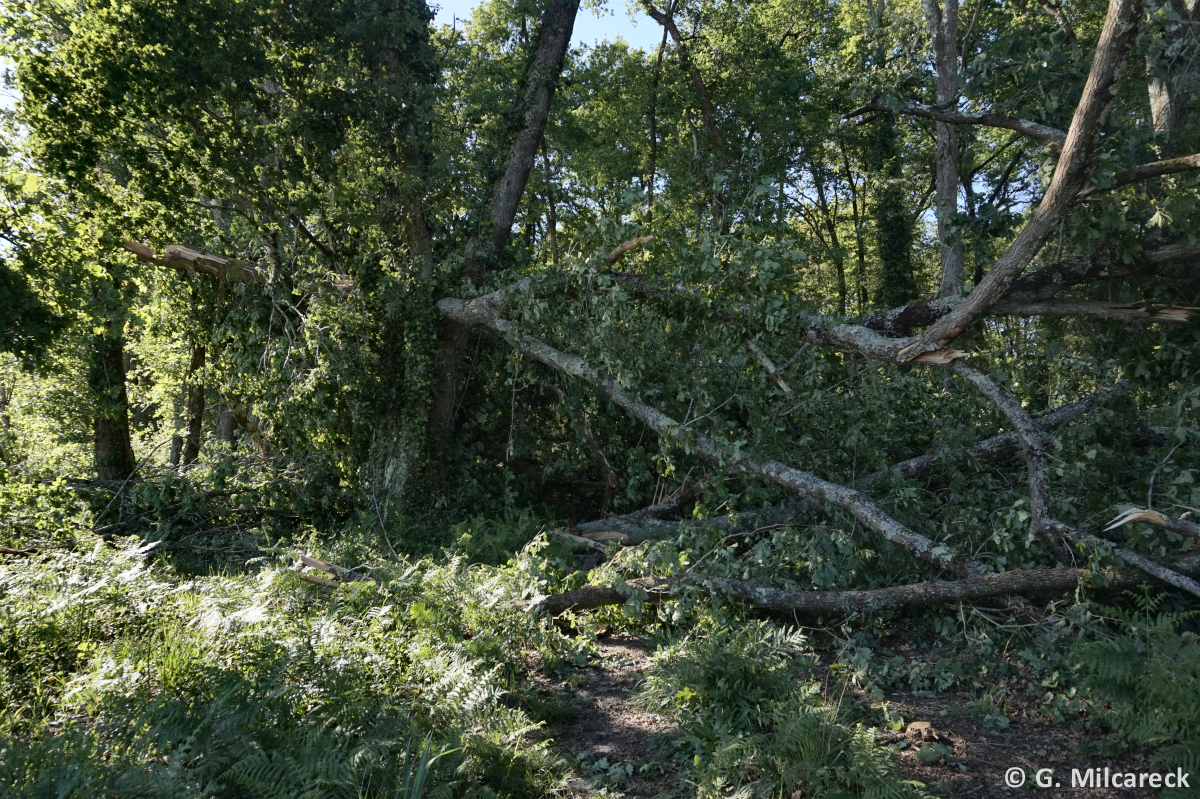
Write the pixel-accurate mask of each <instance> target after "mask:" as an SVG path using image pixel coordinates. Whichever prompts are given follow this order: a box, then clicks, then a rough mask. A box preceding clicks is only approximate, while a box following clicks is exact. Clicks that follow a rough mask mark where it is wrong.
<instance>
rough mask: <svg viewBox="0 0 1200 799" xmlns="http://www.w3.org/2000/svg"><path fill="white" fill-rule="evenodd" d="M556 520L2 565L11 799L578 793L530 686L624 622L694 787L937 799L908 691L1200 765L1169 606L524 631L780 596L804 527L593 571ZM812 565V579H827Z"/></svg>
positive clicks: (618, 561) (1189, 686)
mask: <svg viewBox="0 0 1200 799" xmlns="http://www.w3.org/2000/svg"><path fill="white" fill-rule="evenodd" d="M53 523H54V520H49V521H47V522H46V524H47V527H48V528H51V527H53ZM539 526H540V525H539V524H538V522H537V520H536V519H535V518H533V517H532V516H529V515H524V516H519V517H517V516H514V517H513V518H503V519H496V520H491V521H488V520H484V519H475V520H472V521H470V522H467V523H464V524H462V525H459V526H458V527H457V528H456V529H455V530H454V534H455V535H456V536H458V539H459V543H458V546H457V548H456V549H454V550H450V551H446V552H443V553H442V554H441V555H440V556H438V557H427V558H423V559H417V558H415V557H408V558H405V557H384V556H381V555H379V554H378V553H377V552H376V551H374V550H372V548H371V544H370V542H369V541H366V540H363V541H359V540H356V539H353V538H352V537H346V538H345V539H344V540H341V541H340V542H339V543H337V544H336V545H330V546H333V547H334V548H333V549H323V548H321V547H320V546H318V545H313V546H311V547H308V548H304V547H303V546H302V545H301V543H300V542H293V543H292V544H291V545H288V546H283V545H277V546H274V547H271V548H267V547H263V548H261V549H260V552H262V554H260V555H257V556H255V557H252V558H250V559H248V560H245V561H243V562H242V564H241V565H240V568H238V569H236V570H235V569H231V568H227V567H226V566H223V565H221V564H224V563H226V560H220V561H218V562H216V563H217V565H216V567H215V568H214V569H213V570H210V573H208V574H197V573H195V572H194V571H192V570H190V569H180V568H178V567H177V566H178V564H177V563H176V562H175V561H174V560H173V559H172V558H170V557H164V556H162V555H160V554H159V552H160V550H162V549H163V547H162V546H161V545H160V544H156V543H155V542H150V543H146V542H142V541H136V540H128V541H125V542H117V543H107V542H103V541H101V540H100V539H98V538H96V537H94V536H92V535H90V534H84V535H81V536H79V537H78V538H76V539H74V545H73V548H66V547H65V546H64V547H59V548H49V549H45V550H43V551H41V552H40V553H37V554H34V555H32V556H28V557H23V556H7V557H6V558H5V559H4V560H3V561H0V799H7V797H14V798H15V797H43V796H54V797H64V798H65V797H80V799H87V798H90V797H110V796H112V797H116V796H121V797H139V796H145V797H150V796H168V797H174V796H181V797H184V796H187V797H197V798H200V797H301V796H303V797H343V796H344V797H354V798H355V799H357V798H358V797H405V799H417V797H418V796H419V795H425V796H430V797H435V798H441V799H451V797H489V796H496V797H535V796H539V797H540V796H565V795H566V793H567V791H568V788H567V785H568V781H569V779H570V778H571V777H572V776H573V768H575V767H576V766H577V764H575V761H573V760H571V758H570V757H569V755H570V753H569V752H559V751H558V749H557V748H556V744H555V741H554V730H555V725H559V724H563V723H566V722H567V721H571V720H573V719H575V718H576V717H578V716H580V715H584V714H586V713H587V710H586V707H585V705H586V702H585V700H583V699H581V698H580V697H578V696H575V695H574V694H572V693H571V691H570V690H566V689H564V691H562V692H560V693H559V694H554V695H553V696H549V697H548V696H547V695H545V693H544V692H543V691H541V690H540V689H535V688H534V687H533V686H534V684H535V683H534V682H532V681H531V680H530V676H531V675H532V674H534V673H535V672H539V671H540V672H544V673H549V674H550V676H552V677H553V678H554V679H561V680H562V682H563V685H564V686H569V687H571V690H574V689H575V688H578V686H579V685H581V684H582V683H583V682H585V681H586V680H587V679H588V678H587V676H586V675H587V674H588V671H587V669H588V668H589V667H590V666H591V665H594V663H593V661H594V658H593V657H592V656H591V649H592V645H593V641H594V636H595V635H596V634H597V633H598V631H599V630H601V629H604V628H607V629H608V630H609V631H611V632H615V633H623V634H632V635H637V636H639V637H642V638H644V639H646V640H647V641H649V642H652V643H654V644H655V645H656V646H657V652H656V654H655V655H654V657H653V658H652V661H651V665H650V668H649V669H648V670H647V672H646V675H645V678H644V680H643V681H642V683H641V684H640V686H639V688H638V690H637V693H636V696H635V697H634V698H633V701H635V702H637V703H640V704H641V705H643V706H644V707H645V708H647V709H648V710H650V711H651V712H653V713H656V714H659V715H661V716H663V717H665V718H666V719H668V720H670V721H671V722H673V724H674V725H675V732H673V733H672V734H671V736H669V737H670V741H668V742H666V743H665V744H664V745H663V748H662V749H661V751H662V752H663V753H664V754H662V758H663V759H664V760H663V763H660V764H658V765H659V766H660V769H659V770H660V771H661V772H662V773H663V774H669V775H670V776H669V778H668V777H664V778H663V779H670V780H672V781H673V783H676V785H675V788H674V789H675V790H677V791H678V790H682V791H683V793H684V794H692V793H694V794H695V795H697V796H699V797H705V798H707V797H718V796H720V797H730V796H736V797H740V798H741V799H750V797H759V796H761V797H768V796H772V797H778V796H794V795H796V792H797V791H803V792H804V793H803V795H805V796H812V797H831V798H832V799H841V798H842V797H857V796H861V797H917V796H923V795H926V794H927V793H928V791H929V790H930V789H929V788H927V787H926V786H923V785H921V784H919V783H916V782H912V781H910V780H907V779H906V778H905V776H904V774H903V773H902V772H901V770H900V768H899V765H898V760H897V758H896V757H895V753H894V751H893V745H891V744H888V743H887V741H888V740H889V739H888V737H887V733H889V732H894V731H899V730H902V729H903V728H904V726H905V725H906V724H907V722H909V721H912V720H914V719H907V718H904V717H903V716H902V715H901V714H900V713H899V712H898V711H896V710H895V709H894V708H890V707H889V705H888V699H889V697H890V696H891V695H892V694H894V693H897V692H907V693H909V694H911V695H914V696H917V697H922V696H929V697H933V696H935V695H937V694H941V693H946V692H953V693H955V694H956V695H958V696H964V695H965V699H964V701H963V702H961V703H959V704H960V705H961V707H956V709H955V711H954V712H962V713H969V714H973V715H974V716H975V717H976V719H977V720H978V721H979V722H980V723H981V724H982V725H983V726H985V727H989V728H991V729H993V730H997V731H1002V730H1004V729H1006V728H1007V726H1008V725H1009V723H1010V720H1011V719H1014V718H1017V717H1018V716H1020V715H1024V716H1027V717H1037V718H1039V719H1041V720H1042V721H1043V722H1046V721H1048V722H1050V723H1054V724H1064V725H1070V727H1071V728H1072V730H1074V731H1076V732H1082V733H1086V736H1085V737H1089V738H1090V740H1092V742H1093V743H1094V744H1096V745H1097V746H1102V747H1106V748H1104V750H1103V752H1101V751H1100V750H1099V749H1096V750H1095V751H1094V752H1092V753H1093V754H1099V753H1103V754H1107V755H1114V756H1120V755H1122V753H1128V752H1132V751H1137V752H1141V753H1144V752H1146V751H1150V752H1152V757H1153V758H1155V763H1156V764H1159V765H1161V766H1163V767H1176V766H1178V767H1182V768H1184V769H1185V770H1187V769H1194V770H1196V771H1197V772H1200V762H1197V751H1198V750H1197V748H1196V729H1197V726H1200V703H1197V702H1196V701H1195V700H1194V698H1195V697H1196V696H1197V695H1198V693H1200V682H1198V680H1200V642H1198V641H1197V638H1196V634H1195V633H1196V626H1197V618H1196V616H1195V613H1194V612H1188V611H1177V610H1174V609H1173V607H1172V606H1170V605H1167V604H1164V602H1171V601H1176V600H1173V599H1172V600H1166V599H1163V598H1161V597H1159V598H1148V595H1147V596H1141V597H1136V598H1134V599H1133V600H1130V601H1126V602H1125V603H1124V607H1123V608H1107V607H1101V606H1098V605H1095V604H1093V603H1092V602H1090V601H1087V600H1086V598H1084V597H1082V596H1080V597H1077V598H1076V600H1075V601H1073V602H1065V603H1061V604H1059V605H1056V606H1053V607H1052V608H1051V609H1050V611H1051V612H1050V613H1048V614H1047V615H1046V617H1045V618H1043V619H1042V620H1041V621H1039V622H1036V623H1035V622H1030V621H1028V620H1020V619H1017V618H1015V617H1014V616H1012V615H1011V614H1004V613H1001V612H999V611H995V610H991V611H989V610H987V609H974V610H972V609H970V608H942V609H929V610H926V611H922V612H920V613H916V614H907V615H905V616H904V617H898V616H895V615H892V616H888V615H880V616H867V617H856V618H853V619H843V620H839V621H837V622H836V623H835V624H834V625H833V626H828V625H827V626H824V627H820V628H812V629H804V628H800V627H796V626H794V625H784V624H779V623H776V622H771V621H766V620H763V619H758V618H756V617H755V616H754V615H753V613H748V612H747V609H745V608H742V607H740V606H738V605H736V604H734V603H731V602H728V601H726V600H725V599H723V598H722V597H721V596H719V595H711V594H706V593H704V592H701V591H698V590H694V589H688V590H686V591H684V592H683V593H681V594H680V595H679V596H678V597H677V598H676V599H673V600H672V601H668V602H664V603H660V604H657V605H655V604H651V603H649V602H647V601H646V597H645V596H644V595H639V594H638V593H637V592H634V591H631V592H630V596H629V601H628V602H627V603H626V604H624V605H620V606H616V607H610V608H606V609H602V610H599V611H596V612H592V613H589V614H580V615H579V616H577V617H571V616H570V615H568V616H567V617H566V618H565V619H560V620H558V621H557V622H552V621H551V620H549V619H544V618H538V617H535V616H532V615H530V614H529V613H528V612H527V610H526V608H527V606H528V602H529V600H530V599H531V598H533V597H534V596H535V595H537V594H547V593H553V592H557V591H562V590H567V589H570V588H574V587H578V586H579V585H582V584H584V583H585V582H589V581H591V582H610V581H618V582H619V580H620V579H621V578H622V576H625V575H632V574H637V573H655V572H656V573H661V574H671V573H678V572H679V571H682V570H684V569H688V568H692V569H695V570H696V571H697V572H698V573H709V574H713V575H731V574H737V573H738V572H741V573H742V574H746V573H748V574H749V575H750V576H759V572H760V570H765V569H766V568H767V564H766V561H767V560H769V558H770V557H772V554H773V553H775V552H777V551H778V550H777V549H776V547H782V546H783V544H784V543H786V540H790V539H785V538H783V537H782V536H785V535H786V536H791V535H794V534H793V533H788V532H783V533H780V532H777V531H771V537H770V538H769V539H768V538H760V539H759V540H757V541H751V542H750V543H749V545H746V546H741V547H740V548H734V547H725V548H722V546H723V543H722V539H720V538H717V537H715V535H714V534H711V533H700V532H698V531H692V532H688V531H685V532H684V534H683V535H681V536H680V537H679V538H677V539H675V540H673V541H657V542H654V543H652V544H649V545H646V546H642V547H638V548H636V549H634V548H629V549H626V550H622V551H620V552H619V553H618V551H617V550H616V549H614V550H612V551H611V552H610V553H609V556H610V557H609V559H608V560H607V562H605V563H603V564H600V565H598V566H596V567H595V568H589V567H582V568H581V567H580V564H581V563H583V562H585V559H586V558H594V555H593V554H592V553H593V550H590V549H588V550H580V549H577V548H576V545H575V544H572V543H571V542H570V541H567V540H564V539H561V538H556V537H553V536H547V535H545V534H537V530H538V528H539ZM44 540H49V539H44ZM54 540H61V541H63V542H67V541H68V539H67V538H65V537H59V538H58V539H54ZM16 543H19V542H16ZM725 543H728V542H725ZM793 551H794V552H795V551H797V550H795V549H793ZM799 552H800V553H801V554H800V555H799V556H798V557H797V558H796V560H794V561H793V564H794V571H793V575H794V576H795V579H796V580H797V581H799V577H800V575H801V574H802V573H803V572H804V571H805V570H811V568H812V566H813V564H814V563H815V560H814V558H813V556H812V550H809V551H808V554H804V550H799ZM505 553H508V554H507V555H506V554H505ZM301 554H307V555H310V556H313V557H319V558H323V559H326V560H329V561H331V562H337V563H340V564H343V565H345V566H355V565H357V567H358V568H359V569H360V570H361V571H362V572H364V573H366V574H368V575H369V577H370V579H369V580H366V581H363V582H344V583H343V585H342V586H341V587H340V588H331V587H330V586H328V585H320V584H316V583H313V582H310V581H306V580H305V579H304V577H305V576H310V577H312V576H322V577H326V578H327V577H328V575H323V574H322V573H318V572H313V571H312V569H311V568H310V567H306V566H305V565H304V563H303V561H302V560H301V559H300V555H301ZM851 554H852V555H853V553H851ZM854 557H858V555H854ZM370 564H377V565H370ZM863 564H864V566H863V568H864V569H867V571H864V572H863V574H864V575H867V574H869V569H868V566H869V560H864V561H863ZM223 569H224V570H223ZM810 573H811V571H810ZM762 576H763V577H764V578H765V574H764V575H762ZM864 579H869V578H868V577H864ZM1189 698H1190V699H1189ZM581 703H583V704H581ZM656 751H659V750H656ZM1085 754H1086V753H1085ZM655 757H658V755H655ZM667 761H671V762H667ZM639 773H640V772H639ZM609 776H610V777H611V776H612V775H611V774H609ZM619 782H620V781H617V782H616V783H614V785H617V786H618V787H619V785H618V783H619ZM680 786H685V787H680ZM606 790H610V792H612V791H616V790H617V788H616V787H611V786H610V788H608V789H606Z"/></svg>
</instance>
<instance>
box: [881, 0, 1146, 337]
mask: <svg viewBox="0 0 1200 799" xmlns="http://www.w3.org/2000/svg"><path fill="white" fill-rule="evenodd" d="M1141 8H1142V0H1110V2H1109V6H1108V15H1107V17H1106V18H1105V21H1104V28H1103V30H1102V31H1101V33H1100V41H1099V43H1098V44H1097V46H1096V54H1095V56H1094V57H1093V59H1092V67H1091V70H1090V71H1089V73H1088V78H1087V83H1086V84H1085V85H1084V89H1083V95H1082V97H1081V98H1080V101H1079V104H1078V105H1077V106H1076V108H1075V113H1074V115H1073V117H1072V119H1071V127H1070V129H1069V130H1068V131H1067V138H1066V141H1065V142H1064V143H1063V150H1062V155H1061V156H1060V157H1059V159H1058V165H1057V166H1056V167H1055V170H1054V177H1053V178H1052V179H1051V181H1050V188H1048V189H1047V190H1046V194H1045V195H1044V196H1043V197H1042V201H1041V202H1040V203H1039V204H1038V207H1037V210H1035V211H1034V212H1033V214H1032V216H1031V217H1030V219H1029V221H1028V222H1027V223H1026V224H1025V226H1024V227H1023V228H1021V231H1020V232H1019V233H1018V234H1017V237H1016V239H1015V240H1014V241H1013V243H1012V244H1011V245H1010V246H1009V248H1008V249H1007V250H1006V251H1005V252H1004V254H1003V255H1002V256H1000V258H999V260H997V261H996V263H995V264H994V265H993V266H992V268H991V269H990V270H989V271H988V273H987V276H986V277H985V278H984V279H983V280H982V281H981V282H980V284H979V285H978V286H976V287H975V290H974V291H972V292H971V293H970V294H969V295H967V297H966V298H964V299H963V301H962V303H960V304H959V305H958V306H957V307H956V308H955V309H954V310H953V311H951V312H950V313H948V314H946V315H945V316H944V317H942V318H941V319H939V320H938V321H937V322H935V323H934V324H933V325H931V326H930V327H929V328H928V329H927V330H926V331H925V332H924V333H922V334H921V335H920V336H918V337H917V338H916V340H914V341H913V342H912V343H910V344H908V345H907V346H905V347H904V349H903V350H901V353H900V355H901V357H902V358H903V359H904V360H909V359H912V358H915V357H917V356H918V355H920V354H921V353H924V352H928V351H930V350H934V349H938V348H941V347H944V346H945V345H946V344H947V343H948V342H950V341H953V340H954V339H955V338H957V337H959V336H961V335H962V334H963V333H965V332H966V331H967V330H968V329H969V328H970V327H971V326H972V325H974V324H975V323H976V322H977V321H979V320H980V319H981V318H983V317H984V316H985V315H986V314H987V313H988V310H989V309H990V308H991V307H992V306H993V305H994V304H995V303H996V301H997V300H999V299H1000V298H1001V297H1003V296H1004V295H1005V293H1006V292H1007V291H1008V288H1009V286H1010V285H1011V284H1012V282H1013V281H1014V280H1016V279H1017V278H1018V277H1019V276H1020V274H1021V272H1022V271H1023V270H1024V269H1025V267H1026V266H1027V265H1028V264H1029V262H1030V261H1031V260H1032V259H1033V258H1034V256H1035V255H1037V253H1038V251H1039V250H1040V249H1041V248H1042V245H1043V244H1044V243H1045V242H1046V240H1047V238H1049V236H1050V234H1051V233H1052V232H1053V231H1054V230H1055V229H1056V228H1057V226H1058V222H1059V220H1061V219H1062V218H1063V216H1064V215H1065V214H1066V213H1067V211H1068V210H1069V209H1070V207H1071V205H1072V204H1073V203H1074V200H1075V197H1076V195H1077V194H1079V192H1080V190H1082V189H1083V187H1084V185H1085V184H1086V182H1087V179H1088V176H1089V174H1090V173H1091V159H1092V149H1093V142H1094V140H1095V137H1096V132H1097V130H1098V129H1099V126H1100V120H1101V118H1102V116H1103V114H1104V111H1105V109H1106V108H1107V107H1108V104H1109V102H1110V101H1111V100H1112V97H1113V84H1114V82H1115V80H1116V74H1117V68H1118V67H1119V66H1120V65H1121V63H1122V62H1123V61H1124V60H1125V57H1126V56H1127V55H1128V53H1129V49H1130V47H1131V46H1132V44H1133V40H1134V38H1135V36H1136V34H1137V28H1138V22H1139V20H1140V18H1141Z"/></svg>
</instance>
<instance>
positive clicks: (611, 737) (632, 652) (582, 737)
mask: <svg viewBox="0 0 1200 799" xmlns="http://www.w3.org/2000/svg"><path fill="white" fill-rule="evenodd" d="M650 654H651V653H650V652H649V651H648V649H647V648H646V645H645V643H644V642H642V641H641V640H640V639H638V638H635V637H632V636H612V637H610V638H603V639H600V640H598V641H597V642H596V655H597V657H596V661H595V663H594V664H593V665H592V666H591V667H589V668H587V669H582V670H580V671H578V672H576V673H575V674H573V675H572V676H571V677H569V678H568V679H567V680H565V681H562V682H560V683H557V684H555V683H553V682H550V681H546V682H544V683H543V684H542V685H540V686H539V689H540V690H541V691H543V692H547V693H557V694H558V695H559V696H564V697H569V701H570V703H571V705H572V708H571V709H572V711H573V712H572V713H569V714H564V715H566V716H567V717H566V718H564V719H562V720H561V721H558V722H556V723H551V724H550V725H549V730H548V731H549V732H550V734H551V735H552V736H553V738H554V742H555V744H556V746H557V747H558V749H559V751H560V752H561V753H562V755H563V757H565V758H567V759H568V760H569V761H570V762H571V764H572V765H573V767H574V769H575V774H576V776H575V777H574V778H573V779H572V780H571V784H570V785H571V795H572V797H578V798H582V797H591V796H596V795H599V794H602V793H604V792H605V790H606V789H607V790H608V791H609V792H611V793H616V792H619V793H622V794H624V795H625V796H626V797H630V799H633V797H645V799H668V798H669V797H679V796H682V795H686V793H687V787H688V786H686V785H684V784H682V783H681V782H680V781H679V779H678V778H677V775H678V771H679V767H678V764H677V762H676V760H675V750H674V747H673V746H672V745H671V740H672V737H673V735H674V734H675V733H676V732H677V731H676V728H675V727H674V726H673V725H672V724H670V723H669V722H667V721H666V720H665V719H663V718H662V717H660V716H657V715H655V714H653V713H650V712H647V711H646V710H643V709H641V708H639V707H636V706H635V705H634V704H633V701H632V698H633V692H634V691H635V690H636V688H637V683H638V680H639V679H641V676H642V673H643V672H644V671H645V669H646V667H647V665H648V661H649V656H650Z"/></svg>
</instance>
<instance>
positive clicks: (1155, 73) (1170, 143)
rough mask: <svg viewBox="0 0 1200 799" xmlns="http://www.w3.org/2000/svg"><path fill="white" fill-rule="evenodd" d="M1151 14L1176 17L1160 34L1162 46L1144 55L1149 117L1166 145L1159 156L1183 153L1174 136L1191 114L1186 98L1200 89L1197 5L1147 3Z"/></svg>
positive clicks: (1167, 1) (1166, 0)
mask: <svg viewBox="0 0 1200 799" xmlns="http://www.w3.org/2000/svg"><path fill="white" fill-rule="evenodd" d="M1149 6H1150V9H1149V10H1150V12H1151V14H1154V15H1161V16H1163V17H1168V18H1169V17H1172V16H1173V17H1175V20H1173V21H1170V22H1167V24H1166V25H1165V27H1164V31H1163V41H1162V47H1161V48H1156V49H1154V50H1152V51H1151V52H1148V53H1147V54H1146V72H1147V74H1148V76H1149V79H1150V80H1149V86H1148V87H1147V89H1148V91H1149V95H1150V115H1151V119H1152V121H1153V123H1154V129H1155V130H1156V131H1158V133H1160V134H1161V135H1162V136H1163V138H1164V140H1165V144H1166V145H1167V146H1166V147H1165V148H1162V152H1161V153H1160V156H1163V155H1173V154H1178V152H1186V151H1187V150H1188V149H1189V148H1187V147H1184V148H1182V149H1178V151H1177V146H1176V145H1177V144H1179V143H1178V142H1176V141H1175V139H1176V138H1177V136H1176V135H1175V134H1176V132H1177V131H1178V129H1180V128H1182V127H1183V126H1185V125H1186V123H1187V122H1188V121H1189V118H1190V117H1191V115H1192V113H1193V112H1194V111H1193V106H1192V104H1190V103H1189V98H1190V97H1191V96H1192V94H1193V93H1194V92H1196V91H1197V90H1200V40H1198V39H1197V26H1198V24H1200V20H1198V19H1197V18H1196V3H1195V2H1192V3H1191V4H1185V3H1183V2H1181V0H1174V1H1172V0H1150V4H1149Z"/></svg>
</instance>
